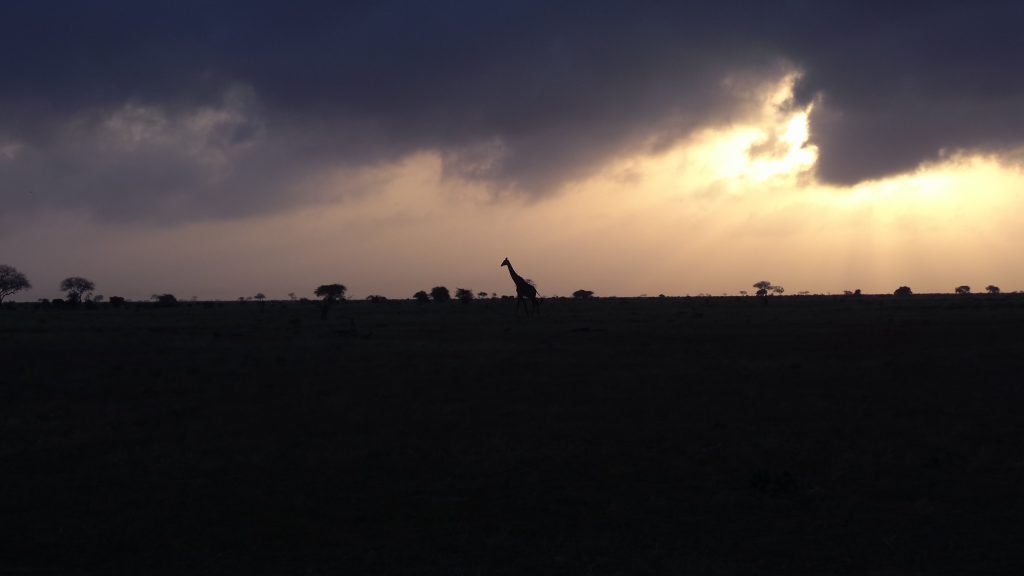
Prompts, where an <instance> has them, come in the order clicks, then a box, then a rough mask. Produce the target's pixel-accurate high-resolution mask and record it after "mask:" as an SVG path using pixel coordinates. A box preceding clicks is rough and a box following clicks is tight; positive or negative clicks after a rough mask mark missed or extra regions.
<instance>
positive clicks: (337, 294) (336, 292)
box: [313, 284, 348, 302]
mask: <svg viewBox="0 0 1024 576" xmlns="http://www.w3.org/2000/svg"><path fill="white" fill-rule="evenodd" d="M346 290H348V288H345V286H344V285H342V284H323V285H321V286H318V287H317V289H316V290H314V291H313V294H316V295H317V296H319V297H320V298H323V299H324V302H336V301H338V300H341V299H343V298H344V297H345V291H346Z"/></svg>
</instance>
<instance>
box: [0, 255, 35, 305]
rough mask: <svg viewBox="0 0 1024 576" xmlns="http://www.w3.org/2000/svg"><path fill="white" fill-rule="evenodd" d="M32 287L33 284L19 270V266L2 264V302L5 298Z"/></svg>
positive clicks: (0, 296)
mask: <svg viewBox="0 0 1024 576" xmlns="http://www.w3.org/2000/svg"><path fill="white" fill-rule="evenodd" d="M31 287H32V285H31V284H29V282H28V278H26V277H25V275H24V274H22V273H21V272H18V270H17V268H15V267H14V266H8V265H6V264H0V302H3V301H4V298H6V297H8V296H10V295H11V294H14V293H16V292H21V291H22V290H28V289H29V288H31Z"/></svg>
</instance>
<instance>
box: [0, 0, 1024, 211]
mask: <svg viewBox="0 0 1024 576" xmlns="http://www.w3.org/2000/svg"><path fill="white" fill-rule="evenodd" d="M212 4H213V3H199V2H175V3H167V4H166V5H163V6H157V7H154V6H152V5H150V4H149V3H139V2H115V1H106V2H104V1H95V2H33V3H29V2H8V3H4V4H3V5H2V6H0V69H2V72H3V75H4V81H3V83H2V84H0V186H2V187H3V195H4V204H5V206H6V207H8V209H12V210H18V209H31V208H51V207H63V208H72V209H86V210H89V211H92V212H95V213H98V214H100V215H102V216H105V217H110V218H136V217H146V218H154V219H180V218H190V217H203V216H231V215H237V214H241V213H247V212H254V211H264V210H272V209H275V208H277V207H280V206H285V205H289V204H294V203H299V202H303V201H306V200H307V199H308V194H307V191H306V188H304V187H303V186H302V185H301V182H302V179H303V177H306V176H309V175H310V174H316V173H318V172H321V171H325V170H329V169H335V168H339V167H346V166H348V167H357V166H362V165H372V164H375V163H378V162H382V161H390V160H395V159H398V158H400V157H402V156H403V155H405V154H408V153H411V152H415V151H419V150H436V151H438V152H440V153H441V155H442V158H443V159H444V162H445V173H446V174H447V175H453V176H459V177H467V178H472V179H476V180H481V181H484V182H487V183H491V184H494V185H496V186H498V187H511V188H513V189H515V190H517V191H519V192H521V193H525V194H543V193H545V192H548V191H550V190H553V189H554V188H555V187H557V186H558V185H559V184H561V183H564V182H566V181H568V180H571V179H573V178H576V177H580V176H584V175H586V174H587V173H588V172H589V171H591V170H593V169H594V168H595V167H596V166H598V165H599V164H600V163H601V162H602V161H605V160H607V159H608V158H610V157H613V156H615V155H617V154H621V153H624V152H628V151H631V150H637V149H642V147H645V146H646V147H650V146H652V145H658V144H661V145H666V144H670V143H671V142H673V141H674V140H675V139H677V138H679V137H681V136H684V135H686V134H687V133H689V132H690V131H692V130H693V129H694V128H697V127H701V126H707V125H714V124H722V123H727V122H730V121H733V120H737V119H741V118H743V116H744V114H745V113H746V112H748V111H749V110H750V109H751V107H752V106H753V105H755V104H756V102H754V101H753V96H754V94H753V92H751V90H749V89H746V90H745V89H737V86H740V87H743V86H747V87H748V88H749V87H751V86H756V85H757V83H758V82H762V81H770V80H773V79H778V78H779V77H781V75H782V74H784V73H785V72H786V71H787V69H788V68H787V67H793V68H795V69H799V70H802V71H803V72H804V76H803V79H802V80H801V82H800V84H799V86H798V98H799V100H800V101H801V102H804V103H806V102H809V101H811V100H816V101H817V105H816V107H815V112H814V115H813V118H812V139H813V140H814V142H815V143H816V144H817V145H818V146H819V148H820V157H819V175H820V176H821V177H822V178H823V179H825V180H828V181H832V182H839V183H852V182H856V181H859V180H862V179H866V178H873V177H878V176H883V175H886V174H892V173H895V172H899V171H903V170H907V169H911V168H913V167H915V166H916V165H918V164H919V163H920V162H922V161H926V160H929V159H933V158H935V157H936V156H937V155H938V154H939V153H940V151H942V150H955V149H959V148H971V149H983V150H998V149H1002V148H1005V147H1010V146H1017V145H1019V144H1020V143H1021V140H1022V135H1024V120H1021V119H1022V118H1024V115H1022V114H1021V112H1022V111H1024V110H1021V108H1024V103H1022V96H1024V85H1022V84H1024V81H1022V80H1021V78H1020V77H1019V75H1015V74H1014V72H1015V71H1016V67H1017V65H1018V64H1019V63H1020V62H1021V60H1022V48H1021V42H1020V41H1019V40H1017V35H1016V34H1015V32H1016V27H1017V26H1019V24H1020V23H1021V21H1022V20H1021V14H1020V12H1021V10H1020V9H1019V8H1016V6H1015V5H1014V4H1009V3H1006V4H998V3H984V4H980V5H978V6H974V7H972V6H969V5H967V4H948V5H945V4H944V5H939V4H936V3H927V4H909V3H897V7H896V8H890V7H885V6H883V5H882V4H878V5H877V6H875V5H871V6H870V7H865V3H850V4H846V5H843V6H840V5H839V4H835V3H818V2H815V3H802V2H787V3H778V4H772V5H769V4H766V3H752V2H751V3H748V2H737V3H729V2H707V3H688V4H687V5H686V6H672V5H663V4H660V3H650V4H644V3H635V2H629V3H627V2H622V3H600V2H586V3H559V2H536V3H529V2H514V3H513V2H510V3H507V4H501V5H497V6H494V5H491V4H490V3H480V2H462V3H460V2H440V3H421V2H408V3H396V2H391V3H387V2H375V3H363V4H360V5H357V6H349V5H344V4H342V3H338V2H323V3H315V2H300V3H288V4H285V3H280V2H274V3H265V4H260V3H256V2H247V3H238V4H236V5H231V4H229V3H217V5H215V6H214V5H212ZM727 80H728V82H726V81H727ZM22 189H31V190H33V192H32V193H30V194H28V193H26V194H23V193H21V192H20V190H22Z"/></svg>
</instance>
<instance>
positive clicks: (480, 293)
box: [476, 292, 487, 298]
mask: <svg viewBox="0 0 1024 576" xmlns="http://www.w3.org/2000/svg"><path fill="white" fill-rule="evenodd" d="M476 297H477V298H487V292H477V293H476Z"/></svg>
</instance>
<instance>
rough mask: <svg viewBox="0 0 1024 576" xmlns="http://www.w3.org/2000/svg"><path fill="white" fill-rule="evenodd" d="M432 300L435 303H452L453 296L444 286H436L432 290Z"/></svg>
mask: <svg viewBox="0 0 1024 576" xmlns="http://www.w3.org/2000/svg"><path fill="white" fill-rule="evenodd" d="M430 298H431V299H432V300H433V301H434V302H450V301H451V299H452V295H451V293H450V292H448V289H447V288H445V287H444V286H434V287H433V288H431V289H430Z"/></svg>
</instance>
